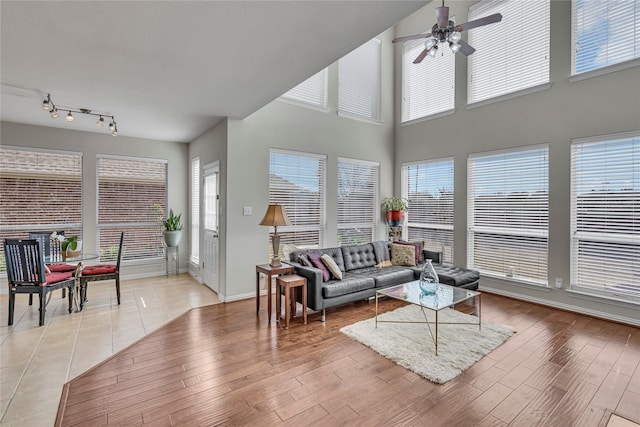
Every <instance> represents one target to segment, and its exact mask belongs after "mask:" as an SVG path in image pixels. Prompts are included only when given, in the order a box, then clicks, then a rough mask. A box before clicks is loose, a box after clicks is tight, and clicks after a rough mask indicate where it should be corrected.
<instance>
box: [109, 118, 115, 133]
mask: <svg viewBox="0 0 640 427" xmlns="http://www.w3.org/2000/svg"><path fill="white" fill-rule="evenodd" d="M115 129H116V122H115V121H113V119H112V120H111V123H109V130H110V131H111V132H113V131H114V130H115Z"/></svg>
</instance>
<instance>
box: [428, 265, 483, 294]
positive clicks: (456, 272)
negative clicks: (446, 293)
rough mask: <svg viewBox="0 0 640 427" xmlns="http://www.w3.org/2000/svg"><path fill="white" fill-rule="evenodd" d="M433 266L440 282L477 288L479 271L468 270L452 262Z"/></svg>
mask: <svg viewBox="0 0 640 427" xmlns="http://www.w3.org/2000/svg"><path fill="white" fill-rule="evenodd" d="M434 267H435V269H436V273H438V278H439V279H440V283H444V284H446V285H450V286H458V287H462V288H467V289H477V288H478V281H479V280H480V273H479V272H478V271H476V270H469V269H466V268H461V267H458V266H455V265H452V264H442V265H437V266H434ZM470 285H471V286H470Z"/></svg>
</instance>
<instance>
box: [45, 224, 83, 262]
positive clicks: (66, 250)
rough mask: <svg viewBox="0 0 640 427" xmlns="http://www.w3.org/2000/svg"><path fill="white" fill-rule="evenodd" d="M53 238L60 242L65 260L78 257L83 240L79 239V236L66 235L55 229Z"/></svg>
mask: <svg viewBox="0 0 640 427" xmlns="http://www.w3.org/2000/svg"><path fill="white" fill-rule="evenodd" d="M51 240H57V241H59V242H60V255H61V256H62V259H63V260H66V259H67V258H74V257H77V256H79V255H80V253H81V252H82V240H79V239H78V236H65V235H63V234H58V233H56V232H55V231H54V232H53V233H52V234H51Z"/></svg>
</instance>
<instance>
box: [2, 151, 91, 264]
mask: <svg viewBox="0 0 640 427" xmlns="http://www.w3.org/2000/svg"><path fill="white" fill-rule="evenodd" d="M18 165H19V166H18ZM0 199H1V200H2V203H0V219H1V221H0V241H4V239H7V238H9V239H11V238H14V239H22V238H24V239H26V238H28V237H29V232H30V231H43V232H52V231H62V230H63V231H64V232H65V234H66V235H67V236H72V235H77V236H79V238H80V239H82V155H81V154H79V153H69V152H63V151H51V150H38V151H34V150H29V149H22V148H17V147H9V146H6V145H5V146H2V147H0ZM0 246H1V245H0ZM0 250H2V251H4V249H1V248H0ZM5 269H6V266H5V258H4V253H2V254H1V255H0V271H5Z"/></svg>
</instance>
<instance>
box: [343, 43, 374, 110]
mask: <svg viewBox="0 0 640 427" xmlns="http://www.w3.org/2000/svg"><path fill="white" fill-rule="evenodd" d="M380 66H381V65H380V40H378V39H372V40H369V41H368V42H366V43H365V44H363V45H362V46H360V47H359V48H357V49H355V50H354V51H352V52H350V53H348V54H347V55H346V56H344V57H342V58H341V59H340V60H339V61H338V111H339V112H341V113H348V114H353V115H356V116H360V117H365V118H367V119H371V120H380V84H381V82H380Z"/></svg>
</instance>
